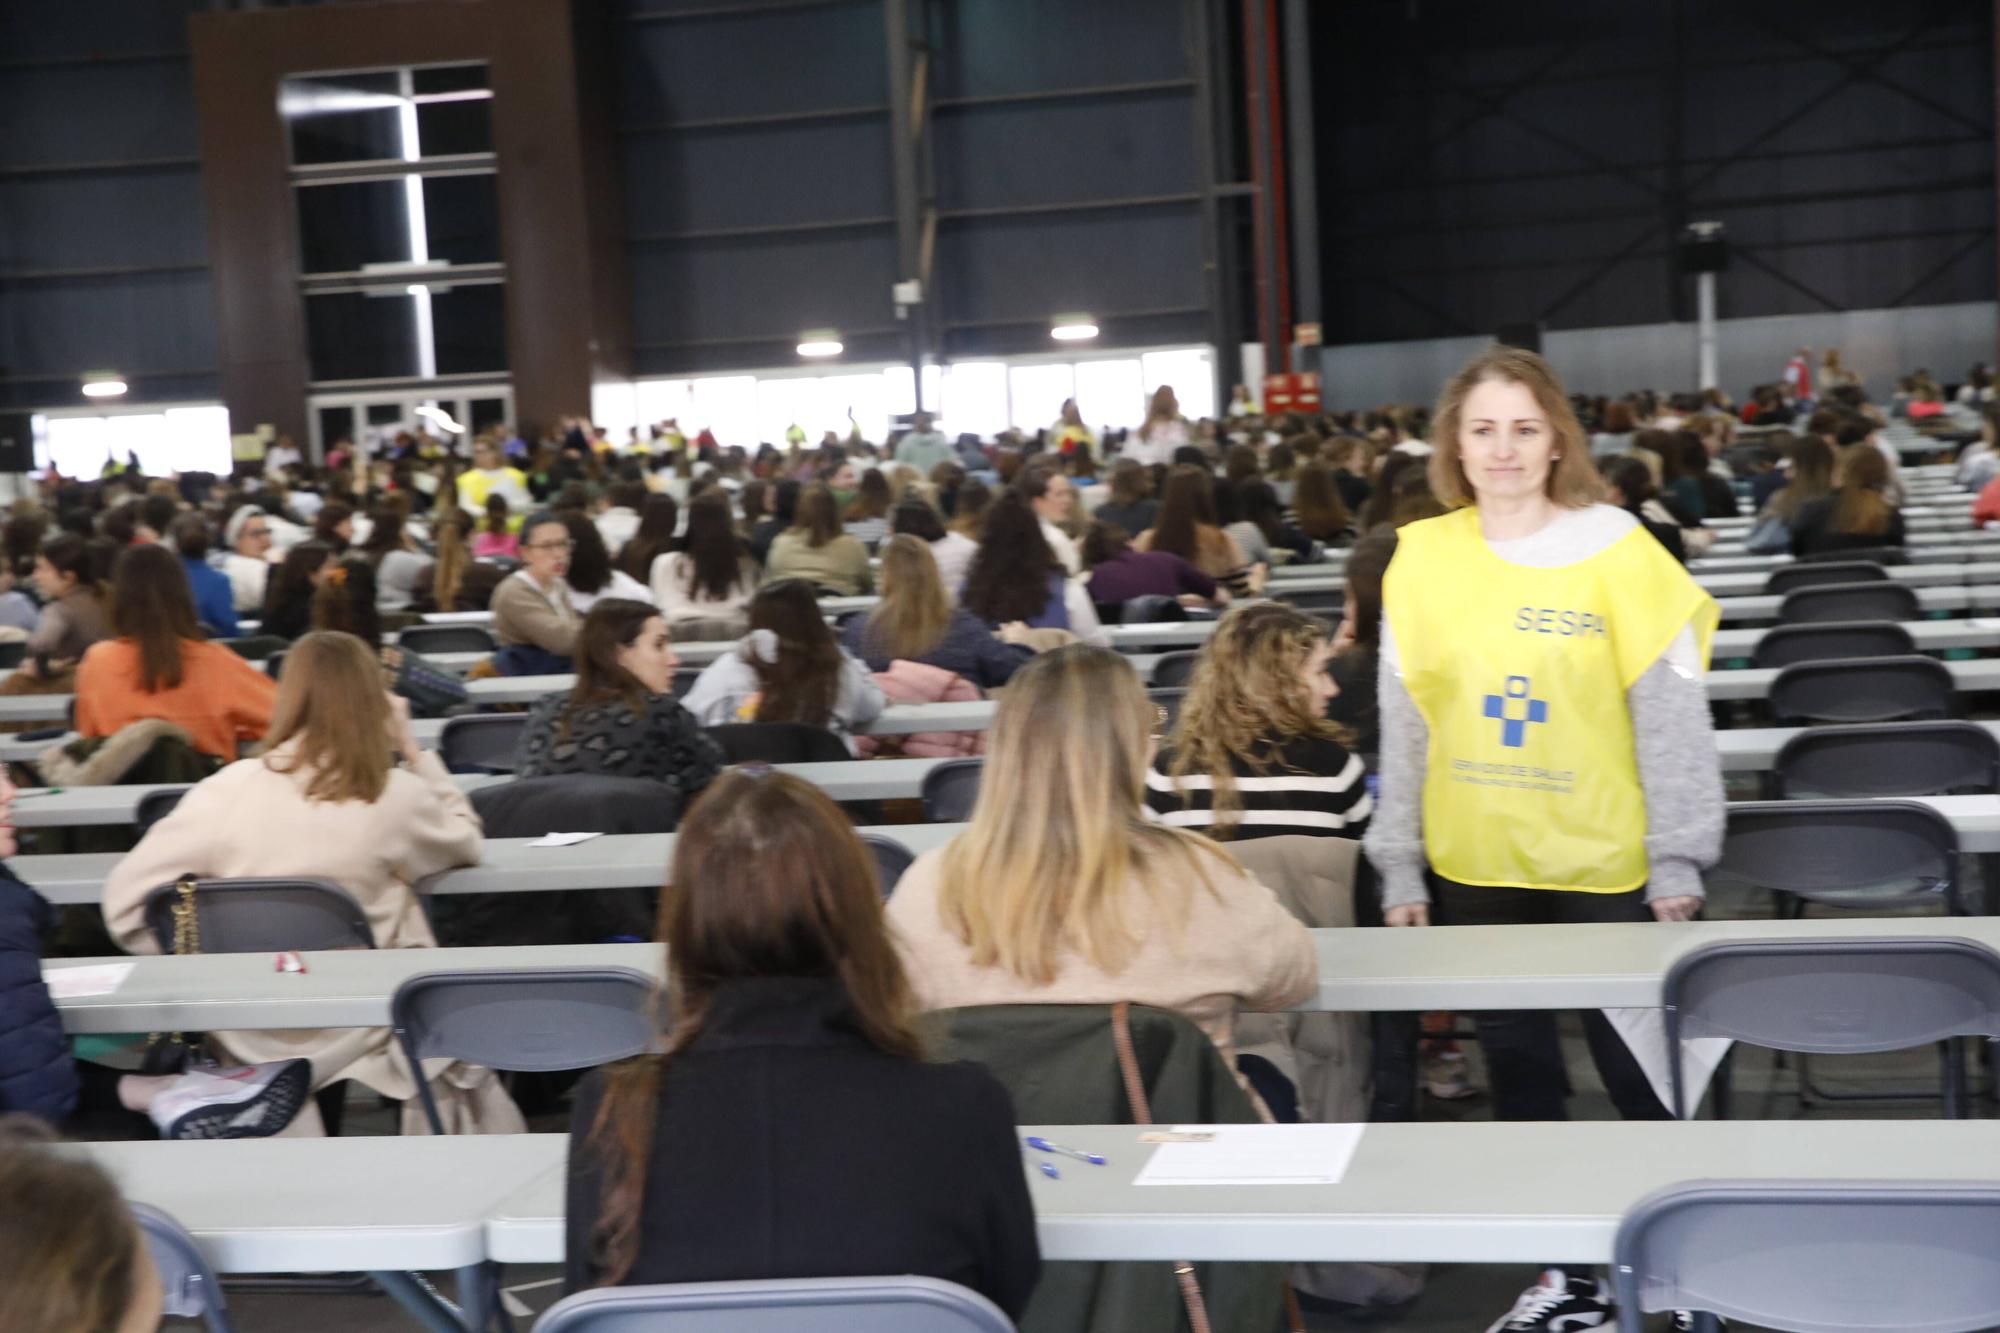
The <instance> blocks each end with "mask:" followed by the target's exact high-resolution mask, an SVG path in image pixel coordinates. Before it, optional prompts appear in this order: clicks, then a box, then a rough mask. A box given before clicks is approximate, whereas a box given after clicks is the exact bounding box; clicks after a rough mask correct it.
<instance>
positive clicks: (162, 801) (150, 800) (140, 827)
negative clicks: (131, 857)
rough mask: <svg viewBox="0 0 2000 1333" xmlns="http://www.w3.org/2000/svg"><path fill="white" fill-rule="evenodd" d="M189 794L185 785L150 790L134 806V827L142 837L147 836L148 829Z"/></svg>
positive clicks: (171, 811)
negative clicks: (162, 789)
mask: <svg viewBox="0 0 2000 1333" xmlns="http://www.w3.org/2000/svg"><path fill="white" fill-rule="evenodd" d="M185 795H187V789H186V788H185V787H175V788H173V789H171V790H168V791H149V792H147V793H146V794H145V795H144V796H141V797H140V798H139V804H137V805H135V806H133V807H132V827H133V829H134V830H135V831H137V833H138V834H139V836H140V837H142V838H143V837H145V836H146V832H147V830H148V829H150V828H152V827H153V825H155V824H157V823H159V822H160V821H161V820H162V819H165V818H166V817H167V816H168V815H170V814H172V813H173V812H174V807H175V806H177V805H179V804H180V803H181V797H183V796H185Z"/></svg>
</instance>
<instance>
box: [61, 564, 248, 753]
mask: <svg viewBox="0 0 2000 1333" xmlns="http://www.w3.org/2000/svg"><path fill="white" fill-rule="evenodd" d="M111 627H112V632H113V633H114V634H115V635H116V636H117V637H116V638H112V639H107V640H105V641H104V642H102V643H99V644H97V645H95V646H94V647H92V648H91V649H90V651H88V652H86V653H85V654H84V655H83V661H82V663H81V664H80V665H79V666H78V667H77V670H76V729H77V732H78V733H79V734H81V735H84V736H109V735H111V734H112V733H113V732H116V731H118V730H119V729H120V728H122V727H127V726H130V725H131V724H132V723H134V722H143V721H146V720H148V719H158V720H160V721H164V722H172V723H174V724H175V725H176V726H179V727H180V728H182V729H183V730H184V731H186V732H187V733H188V740H189V743H190V744H192V745H193V746H194V748H195V749H197V750H200V751H201V752H202V753H204V754H211V755H214V756H216V757H217V758H219V759H223V760H233V759H235V758H236V747H237V746H238V745H239V744H241V743H242V742H244V741H255V740H261V739H263V736H264V730H265V728H266V727H268V726H269V725H270V723H271V703H272V700H273V699H274V698H275V696H276V686H275V685H274V684H273V683H272V681H271V678H270V677H269V676H267V675H265V674H264V673H263V672H262V671H259V670H258V669H257V668H256V667H254V666H252V665H251V664H250V663H249V662H246V661H244V660H243V658H242V657H240V656H238V655H237V654H236V653H235V652H234V651H232V650H231V649H228V648H225V647H223V646H222V645H221V644H219V643H209V642H207V641H206V640H204V639H203V638H202V637H201V629H200V626H199V625H197V624H196V622H195V618H194V602H193V600H192V598H191V597H190V596H189V594H188V582H187V575H185V574H184V573H182V572H181V567H180V562H179V561H177V560H175V559H174V557H173V555H172V553H171V552H169V551H168V550H167V549H166V548H165V547H163V546H135V547H131V548H130V549H128V550H127V551H126V552H125V553H124V554H123V555H121V556H119V557H118V568H117V571H116V572H115V574H114V576H113V580H112V587H111Z"/></svg>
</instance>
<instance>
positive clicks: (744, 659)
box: [681, 579, 884, 748]
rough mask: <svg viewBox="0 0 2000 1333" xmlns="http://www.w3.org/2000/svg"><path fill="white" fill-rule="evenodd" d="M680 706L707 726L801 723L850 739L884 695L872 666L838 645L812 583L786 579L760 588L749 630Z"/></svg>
mask: <svg viewBox="0 0 2000 1333" xmlns="http://www.w3.org/2000/svg"><path fill="white" fill-rule="evenodd" d="M681 704H682V706H683V707H685V708H686V709H687V710H688V711H689V712H690V713H693V714H694V715H695V717H696V718H697V719H698V720H699V721H700V722H701V724H702V725H703V726H707V727H712V726H716V725H718V724H721V723H725V722H803V723H805V724H806V725H807V726H812V727H825V728H826V729H827V730H829V731H831V732H833V733H834V734H836V735H838V736H842V737H847V736H848V735H849V734H850V733H851V732H852V731H853V730H854V728H856V727H859V726H864V725H866V724H867V723H869V722H873V721H874V720H875V718H876V717H877V716H878V715H880V713H881V712H882V708H883V704H884V700H883V698H882V691H881V689H880V688H879V687H878V686H877V685H876V684H875V682H874V681H873V680H870V679H869V677H868V670H867V668H866V667H864V666H862V665H861V663H859V662H857V661H855V660H854V659H853V658H851V657H849V656H848V655H847V654H846V653H844V652H842V651H841V650H840V644H839V643H838V642H837V641H836V640H835V639H834V637H833V631H832V630H831V629H829V628H827V624H826V618H825V616H824V615H823V614H822V613H821V611H820V609H819V599H818V598H817V597H816V596H814V594H813V588H812V585H811V584H810V583H807V582H806V581H805V580H804V579H784V580H782V581H780V582H777V583H767V584H765V585H764V586H763V587H762V588H760V589H758V590H757V595H756V596H755V597H753V598H751V599H750V633H749V634H748V635H746V636H745V637H744V638H743V640H742V641H741V642H740V643H738V644H737V645H736V647H735V648H733V649H731V650H730V651H729V652H726V653H724V654H723V655H722V656H721V657H718V658H716V659H715V661H713V662H711V663H709V665H708V667H707V669H706V670H704V671H703V672H702V673H701V675H700V676H699V677H697V678H696V680H695V683H694V687H693V688H692V689H690V690H689V691H688V692H687V696H686V697H685V698H683V699H682V700H681ZM852 745H853V742H852V741H849V748H852Z"/></svg>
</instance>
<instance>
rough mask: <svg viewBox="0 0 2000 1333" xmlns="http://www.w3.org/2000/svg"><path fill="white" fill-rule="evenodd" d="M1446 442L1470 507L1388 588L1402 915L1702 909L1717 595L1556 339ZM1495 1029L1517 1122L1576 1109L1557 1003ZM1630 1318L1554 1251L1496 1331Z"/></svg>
mask: <svg viewBox="0 0 2000 1333" xmlns="http://www.w3.org/2000/svg"><path fill="white" fill-rule="evenodd" d="M1433 443H1434V445H1435V447H1436V451H1435V452H1434V453H1433V454H1432V456H1431V458H1430V460H1429V469H1430V480H1431V487H1432V489H1433V490H1434V491H1435V492H1436V494H1437V496H1438V498H1439V499H1440V500H1441V501H1443V502H1444V503H1445V504H1446V505H1447V506H1448V507H1449V512H1447V513H1446V514H1444V515H1442V516H1440V517H1437V518H1432V519H1426V520H1423V521H1421V522H1417V523H1412V524H1409V525H1408V526H1406V527H1404V528H1403V529H1402V530H1401V532H1400V533H1399V534H1398V537H1399V540H1398V544H1397V550H1396V554H1395V557H1394V559H1393V560H1392V561H1391V562H1390V565H1389V571H1388V575H1387V577H1386V579H1385V582H1384V587H1383V609H1384V615H1385V620H1386V624H1385V625H1384V627H1383V634H1382V645H1381V671H1380V683H1379V691H1380V693H1379V703H1380V709H1381V796H1380V803H1379V805H1378V806H1377V810H1376V817H1375V820H1374V822H1373V824H1372V825H1371V826H1370V828H1369V831H1368V834H1367V836H1366V838H1365V840H1364V841H1365V845H1366V848H1367V851H1368V855H1369V857H1370V859H1371V860H1372V861H1373V862H1374V864H1375V867H1376V869H1377V871H1378V872H1379V873H1380V875H1381V879H1382V903H1383V911H1384V915H1385V917H1386V919H1387V921H1388V924H1390V925H1392V926H1422V925H1427V924H1430V923H1431V922H1432V921H1435V922H1437V923H1439V924H1450V925H1467V926H1469V925H1544V926H1559V925H1564V924H1569V923H1582V922H1611V921H1651V920H1661V921H1685V920H1688V919H1690V918H1691V917H1693V916H1694V915H1695V913H1696V912H1697V911H1698V910H1699V909H1700V907H1701V901H1702V892H1703V891H1702V884H1701V875H1700V872H1701V870H1702V868H1703V867H1704V866H1706V865H1709V864H1712V863H1713V862H1714V860H1715V859H1716V857H1717V856H1718V855H1719V854H1720V850H1721V840H1722V831H1723V820H1724V805H1723V791H1722V780H1721V774H1720V771H1719V769H1718V767H1717V764H1716V761H1715V749H1714V740H1713V737H1712V735H1711V722H1710V718H1709V712H1708V703H1707V697H1706V693H1705V691H1704V689H1703V686H1702V682H1701V676H1702V672H1703V670H1704V669H1705V667H1706V663H1707V659H1708V650H1709V644H1710V641H1711V638H1712V636H1713V634H1714V631H1715V627H1716V622H1717V620H1718V619H1719V610H1718V608H1717V606H1716V604H1715V602H1714V600H1713V599H1712V598H1710V597H1709V596H1708V594H1707V593H1705V592H1703V591H1702V589H1701V588H1700V587H1699V586H1698V585H1697V584H1696V583H1695V582H1694V581H1693V579H1691V578H1690V577H1689V576H1688V574H1687V572H1686V570H1684V569H1683V568H1682V567H1681V566H1680V565H1679V564H1678V563H1676V562H1675V561H1674V559H1673V557H1672V556H1670V555H1669V554H1668V553H1667V552H1666V551H1665V550H1664V549H1663V548H1662V547H1661V546H1660V544H1659V543H1658V542H1656V541H1655V540H1654V539H1653V538H1652V536H1651V535H1650V534H1648V533H1647V532H1646V531H1645V529H1644V528H1642V527H1641V526H1640V525H1639V522H1638V520H1636V519H1635V518H1633V517H1632V516H1631V515H1630V514H1629V513H1626V512H1625V511H1623V510H1620V509H1616V508H1614V507H1612V506H1610V505H1606V504H1601V503H1597V501H1598V497H1599V495H1600V487H1599V483H1598V479H1597V475H1596V472H1595V470H1594V469H1593V468H1592V467H1591V463H1590V451H1589V444H1588V441H1587V440H1586V438H1585V435H1584V432H1583V429H1582V427H1581V426H1580V425H1579V424H1578V422H1577V419H1576V416H1575V414H1574V412H1572V411H1571V409H1570V406H1569V398H1568V395H1567V394H1566V393H1565V391H1564V389H1563V387H1562V384H1561V382H1560V381H1559V380H1558V379H1557V377H1556V374H1555V372H1554V370H1553V369H1552V368H1551V367H1550V366H1549V364H1548V363H1547V362H1546V361H1544V360H1543V359H1542V358H1541V357H1539V356H1537V355H1535V354H1534V353H1532V352H1526V351H1522V350H1519V349H1515V348H1507V347H1495V348H1492V349H1491V350H1489V351H1487V352H1484V353H1482V354H1481V355H1479V356H1478V357H1475V358H1474V359H1473V360H1472V361H1471V362H1470V363H1468V364H1467V365H1466V366H1465V368H1464V369H1462V370H1460V371H1459V372H1458V374H1457V375H1455V376H1453V377H1452V379H1451V380H1450V382H1449V383H1447V384H1446V386H1445V389H1444V393H1443V396H1442V398H1441V400H1440V402H1439V404H1438V410H1437V414H1436V430H1435V431H1434V433H1433ZM1477 1025H1478V1031H1479V1040H1480V1046H1481V1049H1482V1051H1483V1052H1484V1054H1485V1057H1486V1063H1487V1071H1488V1074H1489V1076H1490V1078H1491V1081H1492V1087H1493V1097H1494V1114H1495V1117H1496V1118H1498V1119H1501V1120H1562V1119H1567V1111H1566V1109H1565V1100H1566V1097H1567V1095H1568V1077H1567V1073H1566V1071H1565V1069H1564V1065H1563V1057H1562V1047H1561V1044H1560V1039H1559V1037H1558V1035H1557V1030H1556V1016H1555V1015H1554V1014H1553V1013H1551V1012H1549V1011H1546V1010H1536V1011H1522V1012H1483V1013H1481V1014H1479V1015H1478V1018H1477ZM1584 1030H1585V1034H1586V1036H1587V1038H1588V1041H1589V1046H1590V1052H1591V1057H1592V1060H1593V1062H1594V1063H1595V1064H1596V1066H1597V1069H1598V1072H1599V1074H1600V1075H1601V1076H1602V1078H1603V1080H1604V1084H1605V1087H1606V1089H1607V1091H1609V1093H1610V1095H1611V1099H1612V1101H1613V1103H1614V1104H1615V1105H1616V1106H1617V1108H1618V1111H1619V1113H1620V1114H1621V1115H1622V1116H1624V1117H1625V1118H1626V1119H1660V1118H1664V1117H1665V1116H1666V1114H1667V1112H1666V1110H1665V1108H1664V1107H1663V1106H1662V1105H1661V1103H1660V1100H1659V1098H1658V1096H1657V1095H1656V1094H1655V1093H1654V1092H1653V1089H1652V1087H1651V1085H1650V1084H1649V1083H1648V1081H1647V1079H1646V1077H1645V1074H1644V1072H1643V1071H1642V1070H1641V1068H1640V1066H1639V1063H1638V1061H1637V1060H1636V1059H1634V1057H1633V1055H1632V1053H1631V1051H1630V1050H1628V1049H1627V1048H1626V1046H1625V1044H1624V1042H1623V1041H1622V1040H1621V1038H1620V1037H1619V1036H1618V1034H1617V1032H1616V1031H1615V1030H1614V1029H1613V1028H1612V1026H1611V1024H1610V1023H1609V1022H1608V1021H1607V1019H1606V1018H1605V1016H1604V1015H1603V1014H1602V1013H1600V1012H1598V1011H1595V1010H1593V1011H1590V1012H1588V1013H1586V1014H1585V1015H1584ZM1609 1312H1610V1303H1609V1301H1608V1300H1607V1299H1606V1297H1605V1296H1604V1294H1602V1292H1601V1290H1600V1288H1599V1285H1598V1283H1597V1282H1596V1281H1595V1280H1593V1279H1592V1278H1590V1277H1589V1276H1587V1275H1582V1274H1566V1273H1564V1272H1563V1271H1562V1270H1560V1269H1551V1270H1549V1271H1548V1272H1546V1273H1544V1274H1543V1275H1542V1280H1541V1281H1540V1282H1539V1283H1537V1284H1536V1285H1535V1286H1534V1287H1533V1288H1531V1289H1530V1290H1529V1291H1528V1292H1527V1293H1525V1294H1524V1295H1523V1296H1522V1298H1521V1300H1520V1302H1519V1303H1517V1304H1516V1306H1515V1308H1514V1309H1513V1310H1512V1311H1510V1312H1509V1313H1508V1314H1507V1315H1504V1316H1502V1317H1501V1319H1500V1320H1499V1321H1498V1322H1497V1323H1495V1324H1494V1325H1493V1329H1494V1330H1496V1331H1497V1330H1508V1331H1509V1333H1516V1331H1519V1330H1547V1329H1555V1328H1585V1327H1591V1326H1593V1325H1595V1324H1603V1323H1606V1322H1608V1321H1609V1318H1610V1313H1609ZM1593 1315H1601V1317H1599V1318H1596V1319H1592V1318H1591V1316H1593Z"/></svg>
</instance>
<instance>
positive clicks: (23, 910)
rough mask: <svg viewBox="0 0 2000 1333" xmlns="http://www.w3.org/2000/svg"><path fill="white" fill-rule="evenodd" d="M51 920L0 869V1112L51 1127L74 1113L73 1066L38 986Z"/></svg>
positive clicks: (31, 894)
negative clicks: (44, 940)
mask: <svg viewBox="0 0 2000 1333" xmlns="http://www.w3.org/2000/svg"><path fill="white" fill-rule="evenodd" d="M53 917H54V913H53V912H52V911H51V910H50V908H49V905H48V903H47V902H45V901H44V900H43V899H42V895H40V894H39V893H36V892H35V891H34V890H33V889H31V888H29V887H28V886H27V885H25V884H23V883H22V882H21V881H20V880H18V879H15V878H14V876H13V875H12V874H11V873H10V872H8V871H7V869H6V868H5V867H4V866H0V1111H26V1112H29V1113H31V1114H34V1115H39V1116H41V1117H43V1118H44V1119H46V1120H49V1121H51V1122H59V1121H62V1120H64V1119H67V1118H68V1116H69V1114H70V1112H71V1111H73V1110H75V1109H76V1082H77V1080H76V1062H75V1060H73V1059H72V1058H71V1056H70V1051H69V1037H68V1035H67V1034H66V1033H65V1032H64V1031H63V1025H62V1018H61V1017H60V1016H59V1015H58V1014H57V1013H56V1007H55V1004H54V1003H53V1002H52V1001H51V1000H50V999H49V991H48V987H47V986H45V985H43V984H42V936H43V935H44V934H46V933H47V931H48V928H49V924H50V922H51V920H52V919H53Z"/></svg>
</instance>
